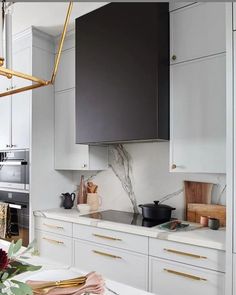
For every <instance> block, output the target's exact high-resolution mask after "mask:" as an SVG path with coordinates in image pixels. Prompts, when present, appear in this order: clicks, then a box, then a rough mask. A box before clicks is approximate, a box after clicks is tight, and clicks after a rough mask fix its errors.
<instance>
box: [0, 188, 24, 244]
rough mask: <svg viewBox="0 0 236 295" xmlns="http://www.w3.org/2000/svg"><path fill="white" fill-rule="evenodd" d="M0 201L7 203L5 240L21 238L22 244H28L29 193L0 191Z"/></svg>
mask: <svg viewBox="0 0 236 295" xmlns="http://www.w3.org/2000/svg"><path fill="white" fill-rule="evenodd" d="M0 202H4V203H8V204H9V209H8V214H9V216H8V219H9V224H8V228H7V230H6V232H7V234H6V236H5V238H4V237H2V238H4V239H5V240H7V241H17V240H19V239H22V242H23V246H27V245H28V244H29V194H28V193H20V192H13V191H12V192H10V191H0Z"/></svg>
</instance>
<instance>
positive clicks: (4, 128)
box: [0, 76, 11, 150]
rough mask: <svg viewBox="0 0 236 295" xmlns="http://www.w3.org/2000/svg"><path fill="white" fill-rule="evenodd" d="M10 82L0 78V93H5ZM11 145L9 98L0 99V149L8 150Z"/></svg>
mask: <svg viewBox="0 0 236 295" xmlns="http://www.w3.org/2000/svg"><path fill="white" fill-rule="evenodd" d="M10 86H11V80H9V79H7V78H6V77H3V76H0V92H5V91H7V90H8V89H9V88H10ZM10 144H11V97H10V96H6V97H2V98H0V149H1V150H3V149H6V148H9V146H10Z"/></svg>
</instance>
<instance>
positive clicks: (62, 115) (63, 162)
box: [55, 88, 89, 170]
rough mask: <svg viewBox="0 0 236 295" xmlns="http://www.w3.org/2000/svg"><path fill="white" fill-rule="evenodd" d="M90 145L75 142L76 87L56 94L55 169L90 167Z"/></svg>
mask: <svg viewBox="0 0 236 295" xmlns="http://www.w3.org/2000/svg"><path fill="white" fill-rule="evenodd" d="M88 154H89V147H88V146H87V145H79V144H76V143H75V89H74V88H73V89H69V90H67V91H62V92H58V93H56V94H55V169H70V170H81V169H88V166H89V155H88Z"/></svg>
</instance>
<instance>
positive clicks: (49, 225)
mask: <svg viewBox="0 0 236 295" xmlns="http://www.w3.org/2000/svg"><path fill="white" fill-rule="evenodd" d="M43 225H45V226H47V227H51V228H56V229H64V227H63V226H58V225H52V224H47V223H43Z"/></svg>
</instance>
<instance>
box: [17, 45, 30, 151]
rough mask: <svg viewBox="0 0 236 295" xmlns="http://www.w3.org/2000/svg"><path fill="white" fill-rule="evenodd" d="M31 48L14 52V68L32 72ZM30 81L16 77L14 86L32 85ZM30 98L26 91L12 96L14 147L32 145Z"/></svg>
mask: <svg viewBox="0 0 236 295" xmlns="http://www.w3.org/2000/svg"><path fill="white" fill-rule="evenodd" d="M30 54H31V51H30V48H25V49H23V50H20V51H17V52H15V53H14V54H13V68H14V70H16V71H19V72H23V73H26V74H31V73H30V70H31V63H30ZM30 83H31V82H30V81H27V80H25V79H20V78H17V77H14V78H13V79H12V86H13V88H19V87H24V86H27V85H30ZM30 99H31V92H30V91H26V92H22V93H19V94H14V95H13V96H12V148H13V149H26V148H29V146H30Z"/></svg>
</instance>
